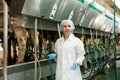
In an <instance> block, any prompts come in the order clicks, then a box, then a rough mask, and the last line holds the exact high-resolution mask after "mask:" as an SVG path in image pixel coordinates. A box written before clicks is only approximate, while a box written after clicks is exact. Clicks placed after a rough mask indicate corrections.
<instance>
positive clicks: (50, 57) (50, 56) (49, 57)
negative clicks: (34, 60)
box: [47, 53, 57, 59]
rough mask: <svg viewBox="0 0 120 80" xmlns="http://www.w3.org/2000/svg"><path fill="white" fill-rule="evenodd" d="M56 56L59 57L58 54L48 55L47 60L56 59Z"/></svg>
mask: <svg viewBox="0 0 120 80" xmlns="http://www.w3.org/2000/svg"><path fill="white" fill-rule="evenodd" d="M56 56H57V54H55V53H52V54H48V55H47V58H48V59H54V58H55V57H56Z"/></svg>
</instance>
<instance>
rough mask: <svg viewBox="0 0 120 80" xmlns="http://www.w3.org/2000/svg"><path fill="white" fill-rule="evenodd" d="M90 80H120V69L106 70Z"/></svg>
mask: <svg viewBox="0 0 120 80" xmlns="http://www.w3.org/2000/svg"><path fill="white" fill-rule="evenodd" d="M115 72H116V73H115ZM89 80H120V68H117V69H116V70H115V69H106V70H104V71H103V72H100V73H99V74H97V75H95V76H94V77H92V78H91V79H89Z"/></svg>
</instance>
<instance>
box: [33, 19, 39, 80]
mask: <svg viewBox="0 0 120 80" xmlns="http://www.w3.org/2000/svg"><path fill="white" fill-rule="evenodd" d="M37 26H38V19H37V18H35V46H34V49H35V64H34V67H35V70H34V80H37V59H36V58H37V50H36V45H37V43H36V39H37V35H36V34H37Z"/></svg>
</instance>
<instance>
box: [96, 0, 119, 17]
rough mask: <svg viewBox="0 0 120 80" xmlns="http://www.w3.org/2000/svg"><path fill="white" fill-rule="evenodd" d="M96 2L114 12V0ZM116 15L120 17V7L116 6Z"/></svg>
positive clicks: (98, 0)
mask: <svg viewBox="0 0 120 80" xmlns="http://www.w3.org/2000/svg"><path fill="white" fill-rule="evenodd" d="M95 1H96V2H98V3H100V4H101V5H102V6H104V7H105V8H106V9H108V10H109V11H110V12H111V13H113V14H114V3H113V1H112V0H95ZM116 15H117V16H118V17H119V18H120V9H119V8H116Z"/></svg>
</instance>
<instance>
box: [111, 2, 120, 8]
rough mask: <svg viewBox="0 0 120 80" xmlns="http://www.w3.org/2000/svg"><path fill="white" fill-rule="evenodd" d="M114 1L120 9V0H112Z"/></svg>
mask: <svg viewBox="0 0 120 80" xmlns="http://www.w3.org/2000/svg"><path fill="white" fill-rule="evenodd" d="M112 1H113V2H114V1H115V4H116V6H117V7H118V8H119V9H120V0H112Z"/></svg>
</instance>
